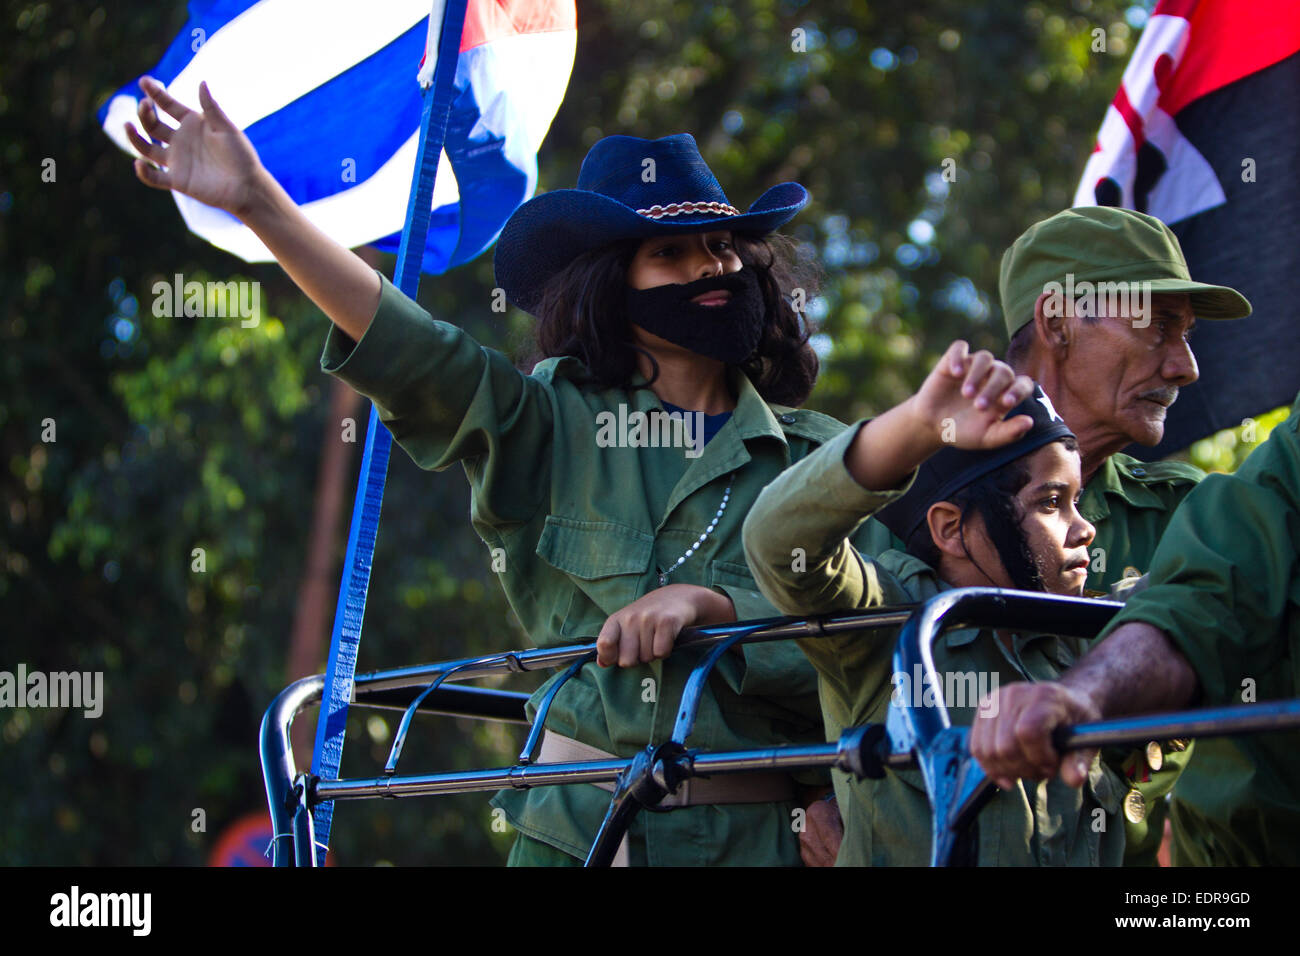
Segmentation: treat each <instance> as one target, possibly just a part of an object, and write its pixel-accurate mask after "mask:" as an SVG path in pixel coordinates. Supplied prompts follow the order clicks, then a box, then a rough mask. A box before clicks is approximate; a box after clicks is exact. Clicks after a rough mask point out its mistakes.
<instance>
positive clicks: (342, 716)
mask: <svg viewBox="0 0 1300 956" xmlns="http://www.w3.org/2000/svg"><path fill="white" fill-rule="evenodd" d="M467 4H468V0H446V2H445V3H444V2H443V0H435V2H434V5H433V11H432V12H431V13H430V18H429V22H430V28H431V33H432V24H433V23H435V22H439V23H441V28H440V30H439V32H438V44H437V56H438V60H437V65H436V67H435V69H434V74H433V84H432V85H431V86H430V87H429V88H428V89H426V90H425V91H424V110H423V115H422V118H421V121H420V143H419V151H418V152H417V154H416V161H415V174H414V176H413V178H412V181H411V196H410V201H409V203H408V204H407V210H406V224H405V225H404V226H403V228H402V242H401V246H400V247H399V249H398V252H397V269H396V272H395V274H394V276H393V284H394V285H395V286H397V288H398V289H400V290H401V291H402V292H404V293H406V295H408V296H410V297H411V298H412V299H413V298H415V294H416V292H417V291H418V290H419V287H420V266H421V264H422V263H423V260H424V247H425V242H426V240H427V238H428V234H429V218H430V214H431V211H432V207H433V185H434V178H435V176H436V174H437V171H438V160H439V157H441V155H442V147H443V141H444V140H445V138H446V135H447V115H448V113H449V112H450V110H451V101H452V97H453V95H454V94H455V86H454V81H455V78H456V64H457V61H458V60H459V57H460V40H461V33H462V31H463V28H464V24H465V8H466V6H467ZM429 46H430V48H432V44H430V45H429ZM426 55H427V54H426ZM392 440H393V439H392V435H390V434H389V432H388V429H387V428H384V427H383V425H382V424H381V423H380V421H379V413H378V412H377V411H376V409H375V407H374V405H373V404H372V405H371V407H370V424H369V426H368V427H367V429H366V447H365V452H364V454H363V456H362V459H361V474H360V475H359V476H358V478H357V494H356V498H355V500H354V502H353V505H352V526H351V528H350V529H349V531H348V547H347V554H346V556H345V558H344V562H343V579H342V581H341V582H340V584H339V598H338V604H337V606H336V609H335V613H334V632H333V635H332V636H331V638H330V656H329V664H328V665H327V667H326V671H325V688H324V696H323V698H322V700H321V709H320V717H319V718H318V720H317V724H316V747H315V752H314V754H313V757H312V774H313V775H315V776H316V777H319V778H320V779H322V780H336V779H338V773H339V764H340V762H341V760H342V757H343V733H344V729H345V725H346V723H347V715H348V703H349V701H350V700H351V698H352V681H353V676H354V675H355V673H356V668H357V652H358V649H359V648H360V646H361V625H362V621H363V618H364V616H365V610H366V592H367V590H368V588H369V586H370V567H371V561H372V559H373V557H374V552H375V537H376V535H377V534H378V531H379V513H380V510H381V507H382V505H383V501H384V483H385V481H386V479H387V476H388V455H389V451H390V450H391V447H392ZM333 814H334V804H333V803H332V802H329V803H322V804H318V805H317V806H316V807H315V808H314V809H313V811H312V816H313V822H314V824H315V827H314V829H315V838H314V839H315V841H316V854H315V862H316V864H317V865H318V866H324V864H325V851H326V849H327V847H328V846H329V837H330V823H331V820H332V818H333Z"/></svg>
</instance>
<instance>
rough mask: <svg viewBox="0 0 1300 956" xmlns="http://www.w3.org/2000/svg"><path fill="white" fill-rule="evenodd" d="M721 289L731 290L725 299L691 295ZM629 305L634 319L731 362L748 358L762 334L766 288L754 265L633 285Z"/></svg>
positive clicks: (648, 328)
mask: <svg viewBox="0 0 1300 956" xmlns="http://www.w3.org/2000/svg"><path fill="white" fill-rule="evenodd" d="M720 289H725V290H726V291H728V292H730V293H731V298H730V299H728V300H727V301H726V302H725V303H724V304H722V305H700V304H699V303H698V302H692V301H691V299H693V298H695V297H696V296H698V295H701V294H703V293H705V292H714V291H717V290H720ZM626 308H627V318H628V321H629V322H632V323H634V324H636V325H639V326H641V328H643V329H645V330H646V331H647V332H650V333H652V334H654V335H657V336H659V337H660V338H663V339H667V340H668V341H669V342H672V343H673V344H674V345H680V346H681V347H682V348H684V349H690V350H691V351H692V352H696V353H698V354H700V355H706V356H708V357H709V358H712V359H717V360H718V361H720V362H726V363H727V364H728V365H739V364H740V363H741V362H744V361H745V360H746V359H748V358H749V357H750V356H751V355H753V354H754V350H755V349H756V348H758V343H759V341H760V340H761V339H762V338H763V313H764V303H763V294H762V292H761V291H760V290H759V287H758V276H757V275H755V274H754V271H753V270H752V269H741V270H740V271H739V272H729V273H726V274H725V275H720V276H709V277H708V278H705V279H697V280H695V281H694V282H687V283H683V284H676V283H670V284H669V285H659V286H655V287H653V288H650V289H633V288H632V287H630V286H629V287H628V290H627V305H626Z"/></svg>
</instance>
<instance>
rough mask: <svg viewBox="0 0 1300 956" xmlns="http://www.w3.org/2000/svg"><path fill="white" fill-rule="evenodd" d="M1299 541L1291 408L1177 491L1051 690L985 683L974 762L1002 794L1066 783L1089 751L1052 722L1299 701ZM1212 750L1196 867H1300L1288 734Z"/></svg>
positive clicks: (1299, 428)
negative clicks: (1146, 548) (1141, 575)
mask: <svg viewBox="0 0 1300 956" xmlns="http://www.w3.org/2000/svg"><path fill="white" fill-rule="evenodd" d="M1298 536H1300V399H1297V402H1296V404H1295V406H1294V407H1293V408H1292V412H1291V416H1290V417H1289V418H1288V419H1287V420H1286V421H1285V422H1283V423H1282V424H1281V425H1279V426H1277V427H1276V428H1275V429H1273V432H1272V433H1271V434H1270V435H1269V438H1268V440H1267V441H1266V442H1264V444H1262V445H1261V446H1260V447H1259V448H1257V449H1255V451H1254V452H1252V453H1251V455H1250V457H1248V458H1247V459H1246V461H1245V462H1244V463H1243V464H1242V465H1241V467H1240V468H1238V469H1237V471H1236V472H1235V473H1234V474H1231V475H1226V474H1215V475H1210V476H1209V477H1207V478H1206V479H1205V480H1204V481H1202V482H1201V483H1200V484H1199V485H1198V486H1197V487H1196V489H1195V490H1194V491H1193V492H1192V493H1191V494H1189V495H1188V496H1187V499H1186V501H1184V502H1183V504H1182V506H1181V507H1180V508H1179V509H1178V511H1177V512H1175V514H1174V517H1173V520H1171V521H1170V523H1169V527H1168V529H1167V530H1166V531H1165V535H1164V537H1163V539H1161V542H1160V546H1159V548H1157V550H1156V555H1155V558H1154V560H1153V561H1152V565H1151V571H1150V581H1149V586H1148V587H1147V588H1146V589H1145V590H1143V591H1141V592H1139V593H1138V594H1136V595H1134V596H1133V597H1132V598H1131V599H1130V600H1129V602H1128V604H1127V605H1126V606H1125V608H1124V609H1123V610H1122V611H1121V612H1120V613H1119V614H1118V615H1117V616H1116V618H1115V619H1114V620H1113V621H1112V622H1111V623H1110V626H1109V627H1108V628H1107V629H1106V631H1105V632H1104V634H1103V640H1102V641H1101V642H1100V643H1099V644H1098V645H1097V646H1096V647H1095V648H1094V649H1093V650H1092V651H1091V652H1090V653H1089V654H1088V655H1087V656H1086V657H1085V658H1084V659H1083V660H1082V661H1080V662H1079V664H1078V665H1076V666H1075V667H1074V668H1072V669H1071V670H1070V671H1069V672H1068V673H1066V674H1065V675H1064V676H1063V677H1062V678H1061V680H1060V681H1059V682H1051V683H1046V684H1039V685H1035V686H1034V687H1003V688H1000V689H999V692H998V693H999V700H998V702H997V714H996V716H995V717H991V718H988V719H985V718H984V717H983V716H982V715H981V717H980V718H978V719H977V720H976V721H975V724H974V729H973V730H972V734H971V752H972V754H973V755H974V756H975V757H976V759H978V760H979V762H980V764H981V765H982V766H983V767H984V768H985V770H987V771H988V772H989V774H990V775H992V776H994V777H996V778H998V779H1000V780H1001V783H1002V785H1006V784H1008V783H1010V782H1011V781H1012V780H1013V779H1015V778H1018V777H1019V778H1024V779H1030V780H1033V779H1043V778H1048V777H1051V776H1054V775H1056V774H1057V773H1059V774H1060V776H1061V779H1062V780H1063V781H1065V782H1066V783H1069V784H1071V785H1075V786H1077V785H1078V784H1079V783H1080V781H1081V780H1082V773H1081V771H1082V770H1083V768H1085V767H1086V766H1087V765H1088V764H1089V760H1090V757H1091V755H1090V754H1089V753H1087V752H1085V751H1078V752H1072V753H1069V754H1066V755H1064V756H1062V755H1061V754H1059V753H1057V752H1056V750H1055V749H1054V748H1053V746H1052V743H1051V733H1052V730H1053V729H1054V728H1056V727H1058V726H1062V725H1066V724H1074V723H1078V722H1081V721H1091V720H1096V719H1099V718H1105V717H1118V716H1123V715H1125V714H1130V713H1150V712H1157V711H1161V710H1173V709H1181V708H1184V707H1188V706H1197V705H1205V706H1213V705H1224V706H1226V705H1240V704H1243V703H1250V702H1252V701H1264V700H1271V699H1282V698H1295V697H1300V554H1298V553H1297V550H1296V541H1297V537H1298ZM1205 742H1206V741H1202V742H1201V743H1202V744H1204V743H1205ZM1224 742H1225V743H1226V746H1225V747H1224V748H1222V749H1221V750H1220V749H1216V750H1215V751H1214V753H1215V760H1214V765H1213V766H1214V769H1215V771H1216V774H1215V776H1214V777H1212V778H1208V777H1207V780H1210V779H1212V781H1213V784H1214V787H1213V789H1210V788H1208V787H1207V789H1205V790H1204V791H1198V797H1199V799H1198V800H1197V801H1196V802H1195V804H1193V805H1191V806H1192V808H1193V809H1194V810H1195V812H1196V818H1195V823H1196V826H1195V828H1193V829H1192V830H1190V831H1189V832H1190V834H1191V835H1192V836H1193V837H1194V840H1195V842H1194V843H1192V844H1190V846H1189V847H1188V849H1189V850H1190V851H1192V852H1193V853H1194V854H1195V857H1194V862H1199V863H1205V864H1217V865H1235V866H1241V865H1256V864H1265V865H1283V866H1296V865H1298V864H1300V732H1297V731H1294V730H1290V731H1281V732H1272V733H1263V734H1242V735H1239V736H1235V737H1232V738H1226V739H1225V741H1224ZM1201 749H1202V748H1201V747H1199V746H1198V753H1197V758H1196V761H1194V762H1193V764H1192V766H1193V767H1197V766H1198V765H1199V762H1200V761H1201V760H1202V755H1201V753H1200V751H1201ZM1180 786H1181V783H1180Z"/></svg>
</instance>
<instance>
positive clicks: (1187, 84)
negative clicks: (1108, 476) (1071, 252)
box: [1074, 0, 1300, 458]
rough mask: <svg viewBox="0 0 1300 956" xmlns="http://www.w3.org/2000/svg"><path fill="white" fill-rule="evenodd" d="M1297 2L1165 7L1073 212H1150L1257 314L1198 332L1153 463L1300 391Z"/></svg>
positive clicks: (1132, 66)
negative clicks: (1191, 367) (1186, 383)
mask: <svg viewBox="0 0 1300 956" xmlns="http://www.w3.org/2000/svg"><path fill="white" fill-rule="evenodd" d="M1298 155H1300V2H1297V0H1161V2H1160V3H1159V4H1157V6H1156V8H1155V11H1154V13H1153V14H1152V16H1151V18H1150V20H1149V21H1148V23H1147V25H1146V27H1145V28H1144V30H1143V33H1142V38H1141V40H1140V42H1139V43H1138V45H1137V48H1136V49H1135V50H1134V51H1133V57H1132V59H1131V60H1130V61H1129V64H1128V66H1127V68H1126V69H1125V71H1124V79H1123V83H1122V84H1121V86H1120V89H1119V92H1118V93H1116V94H1115V99H1114V100H1113V101H1112V103H1111V106H1110V108H1109V109H1108V110H1107V111H1106V117H1105V119H1104V120H1103V122H1102V126H1101V131H1100V133H1099V134H1098V137H1097V145H1096V148H1095V149H1094V151H1093V153H1092V156H1091V158H1090V159H1089V160H1088V164H1087V166H1086V168H1085V169H1084V173H1083V177H1082V179H1081V181H1080V183H1079V189H1078V192H1077V194H1076V195H1075V199H1074V202H1075V205H1076V206H1087V205H1106V206H1123V207H1126V208H1129V209H1136V210H1138V211H1139V212H1146V213H1150V214H1151V215H1153V216H1156V217H1158V218H1159V219H1162V220H1163V221H1164V222H1166V223H1167V224H1168V225H1169V226H1170V228H1171V229H1173V231H1174V233H1175V234H1176V235H1177V236H1178V240H1179V242H1180V243H1181V244H1182V247H1183V253H1184V255H1185V256H1186V257H1187V264H1188V266H1189V267H1190V269H1191V274H1192V278H1193V279H1196V280H1198V281H1200V282H1211V283H1216V284H1220V285H1228V286H1232V287H1233V288H1235V289H1238V290H1240V291H1241V292H1242V294H1244V295H1245V296H1246V298H1248V299H1249V300H1250V302H1251V305H1252V306H1253V307H1254V314H1252V315H1251V316H1250V317H1249V318H1247V319H1244V320H1241V321H1238V322H1202V323H1200V324H1198V325H1197V328H1196V332H1195V333H1194V334H1193V336H1192V338H1191V344H1192V349H1193V351H1194V352H1195V353H1196V359H1197V362H1198V363H1199V364H1200V369H1201V377H1200V380H1199V381H1198V382H1197V383H1196V384H1195V385H1192V386H1190V387H1188V388H1185V389H1183V390H1182V391H1181V393H1180V395H1179V398H1178V402H1177V404H1175V405H1174V406H1173V407H1172V408H1171V409H1170V410H1169V418H1168V420H1167V422H1166V425H1165V437H1164V441H1162V442H1161V443H1160V445H1159V446H1157V447H1156V448H1140V449H1128V450H1129V451H1130V452H1131V453H1134V454H1137V453H1140V454H1141V456H1142V457H1144V458H1159V457H1162V456H1164V455H1167V454H1170V453H1171V452H1174V451H1177V450H1179V449H1181V448H1184V447H1186V446H1187V445H1190V444H1191V443H1192V442H1194V441H1196V440H1198V439H1200V438H1204V437H1205V436H1206V435H1209V434H1212V433H1213V432H1215V431H1218V430H1219V429H1222V428H1229V427H1233V426H1237V425H1240V424H1241V423H1242V421H1243V419H1245V418H1247V417H1249V416H1252V415H1257V414H1260V413H1262V412H1266V411H1269V410H1271V409H1273V408H1276V407H1277V406H1279V405H1289V404H1291V402H1292V401H1293V400H1294V398H1295V395H1296V392H1297V391H1300V363H1296V362H1293V361H1290V360H1289V359H1286V360H1285V361H1279V360H1278V357H1279V356H1291V355H1295V354H1296V352H1297V351H1298V350H1300V322H1297V321H1296V315H1295V304H1294V303H1295V296H1294V294H1293V293H1292V291H1291V288H1290V286H1291V283H1292V282H1293V277H1294V276H1296V275H1300V178H1297V176H1296V173H1295V162H1296V159H1295V157H1296V156H1298Z"/></svg>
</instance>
